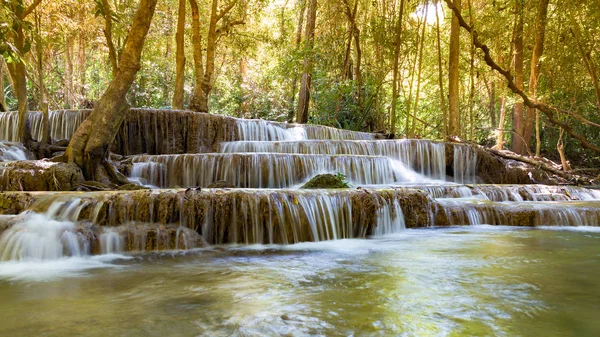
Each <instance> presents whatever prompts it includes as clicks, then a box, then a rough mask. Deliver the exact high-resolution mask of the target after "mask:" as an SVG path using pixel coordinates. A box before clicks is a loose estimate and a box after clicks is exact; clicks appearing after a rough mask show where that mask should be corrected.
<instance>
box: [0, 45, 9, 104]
mask: <svg viewBox="0 0 600 337" xmlns="http://www.w3.org/2000/svg"><path fill="white" fill-rule="evenodd" d="M7 110H8V107H7V106H6V97H4V58H3V57H1V56H0V112H4V111H7Z"/></svg>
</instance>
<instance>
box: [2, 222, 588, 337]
mask: <svg viewBox="0 0 600 337" xmlns="http://www.w3.org/2000/svg"><path fill="white" fill-rule="evenodd" d="M598 240H600V233H599V232H598V231H596V230H595V229H589V228H577V229H576V230H560V231H559V230H539V229H525V230H515V229H510V228H506V227H493V228H492V227H487V226H484V227H481V226H479V227H464V228H451V229H436V230H431V229H428V230H423V229H419V230H406V231H405V232H403V233H400V234H395V235H392V236H383V237H378V238H375V239H370V240H338V241H331V242H320V243H304V244H297V245H288V246H262V245H260V246H257V245H253V246H233V247H224V248H211V249H204V250H196V251H192V252H188V253H160V254H148V253H147V254H144V255H135V256H134V258H132V259H119V258H118V257H112V258H110V257H107V258H105V259H98V258H96V259H91V258H90V259H87V260H86V259H81V258H70V259H63V260H58V262H57V263H56V264H54V265H53V264H47V265H46V266H47V267H48V268H46V269H40V270H37V271H36V272H31V270H29V272H27V270H28V269H27V268H28V267H27V266H23V265H22V268H20V269H19V271H18V272H14V273H13V272H11V270H15V269H16V268H17V267H15V265H19V264H14V263H13V264H6V263H4V264H0V301H2V306H1V309H0V311H1V315H2V318H3V319H2V322H3V324H1V325H0V335H6V336H30V335H34V334H35V335H44V336H65V335H86V336H106V335H128V336H166V335H169V336H192V335H198V336H281V335H286V336H307V335H322V336H349V335H354V336H365V335H369V336H372V335H376V336H389V335H408V336H456V335H478V336H480V335H494V336H564V335H578V336H594V335H598V334H599V333H600V321H598V320H597V317H599V315H600V288H598V287H597V280H598V279H599V278H600V248H599V246H598ZM86 261H87V262H86ZM71 262H72V263H71ZM69 263H71V265H70V269H69V272H68V273H56V272H53V271H52V268H67V266H68V265H69ZM52 266H54V267H52ZM31 268H35V266H31ZM78 268H79V269H78ZM44 276H45V277H44ZM41 280H43V281H44V282H40V281H41ZM32 312H35V315H32Z"/></svg>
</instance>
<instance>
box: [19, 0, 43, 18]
mask: <svg viewBox="0 0 600 337" xmlns="http://www.w3.org/2000/svg"><path fill="white" fill-rule="evenodd" d="M41 2H42V0H34V1H33V3H32V4H31V5H29V7H27V8H26V9H25V10H24V11H23V14H22V17H21V18H22V19H25V18H26V17H27V15H29V14H31V12H33V10H34V9H35V8H36V7H37V6H38V5H39V4H40V3H41Z"/></svg>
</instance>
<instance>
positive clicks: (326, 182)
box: [301, 173, 350, 189]
mask: <svg viewBox="0 0 600 337" xmlns="http://www.w3.org/2000/svg"><path fill="white" fill-rule="evenodd" d="M349 187H350V184H348V182H347V181H346V177H345V176H344V175H343V174H340V173H338V174H330V173H326V174H319V175H316V176H314V177H313V178H312V179H310V180H309V181H308V182H307V183H306V184H304V186H302V187H301V188H304V189H316V188H349Z"/></svg>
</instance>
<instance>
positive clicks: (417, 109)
mask: <svg viewBox="0 0 600 337" xmlns="http://www.w3.org/2000/svg"><path fill="white" fill-rule="evenodd" d="M428 10H429V6H425V14H424V15H423V29H422V31H421V41H420V46H419V70H418V71H417V93H416V94H415V104H414V108H413V118H412V123H411V126H410V132H409V133H408V134H409V135H410V136H414V135H415V125H416V120H417V112H418V111H419V94H420V93H421V70H422V69H423V47H424V42H425V28H426V26H427V11H428ZM407 113H408V112H407Z"/></svg>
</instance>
